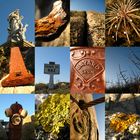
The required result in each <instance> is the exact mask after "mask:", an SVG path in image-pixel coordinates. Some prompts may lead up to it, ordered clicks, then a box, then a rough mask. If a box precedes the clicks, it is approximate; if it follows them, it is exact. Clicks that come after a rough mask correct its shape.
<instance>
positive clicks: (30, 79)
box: [1, 47, 34, 87]
mask: <svg viewBox="0 0 140 140" xmlns="http://www.w3.org/2000/svg"><path fill="white" fill-rule="evenodd" d="M33 83H34V76H33V75H32V74H30V73H28V71H27V69H26V66H25V64H24V61H23V58H22V55H21V52H20V50H19V47H13V48H11V56H10V73H9V76H8V77H7V78H6V79H4V80H3V81H2V83H1V84H2V86H3V87H14V86H20V85H29V84H33Z"/></svg>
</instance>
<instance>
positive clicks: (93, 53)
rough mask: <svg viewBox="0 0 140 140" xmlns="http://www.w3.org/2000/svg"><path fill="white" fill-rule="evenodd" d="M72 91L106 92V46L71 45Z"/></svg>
mask: <svg viewBox="0 0 140 140" xmlns="http://www.w3.org/2000/svg"><path fill="white" fill-rule="evenodd" d="M70 60H71V81H70V82H71V93H94V92H96V93H105V79H104V73H105V51H104V48H98V47H94V48H92V47H91V48H88V47H76V48H75V47H71V53H70Z"/></svg>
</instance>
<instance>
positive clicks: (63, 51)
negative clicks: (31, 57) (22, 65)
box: [35, 47, 70, 83]
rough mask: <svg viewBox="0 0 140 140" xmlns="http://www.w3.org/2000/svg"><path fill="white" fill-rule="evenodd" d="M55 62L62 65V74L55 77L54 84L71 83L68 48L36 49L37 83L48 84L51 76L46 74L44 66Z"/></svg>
mask: <svg viewBox="0 0 140 140" xmlns="http://www.w3.org/2000/svg"><path fill="white" fill-rule="evenodd" d="M49 61H52V62H53V61H54V62H55V63H56V64H60V74H59V75H55V76H54V82H55V83H56V82H58V81H59V82H69V79H70V78H69V77H70V50H69V48H66V47H36V48H35V83H48V82H49V75H48V74H44V64H48V63H49Z"/></svg>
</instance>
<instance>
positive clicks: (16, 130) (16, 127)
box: [5, 102, 27, 140]
mask: <svg viewBox="0 0 140 140" xmlns="http://www.w3.org/2000/svg"><path fill="white" fill-rule="evenodd" d="M23 110H24V109H23V108H22V105H20V104H18V103H17V102H16V103H14V104H12V105H11V106H10V108H8V109H6V110H5V115H6V116H7V117H10V119H9V120H10V121H9V134H8V137H9V138H8V139H9V140H21V134H22V121H23V118H24V117H26V116H27V114H26V116H24V117H22V115H21V112H22V111H23Z"/></svg>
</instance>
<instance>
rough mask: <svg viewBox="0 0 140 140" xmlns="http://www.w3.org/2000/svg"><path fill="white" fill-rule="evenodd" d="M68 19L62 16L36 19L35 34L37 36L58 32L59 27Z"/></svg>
mask: <svg viewBox="0 0 140 140" xmlns="http://www.w3.org/2000/svg"><path fill="white" fill-rule="evenodd" d="M65 23H66V21H64V20H62V19H61V18H60V17H57V18H53V16H48V17H44V18H42V19H39V20H35V34H36V37H41V36H46V37H48V36H50V35H52V34H55V33H57V30H58V28H59V27H61V26H63V25H64V24H65Z"/></svg>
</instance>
